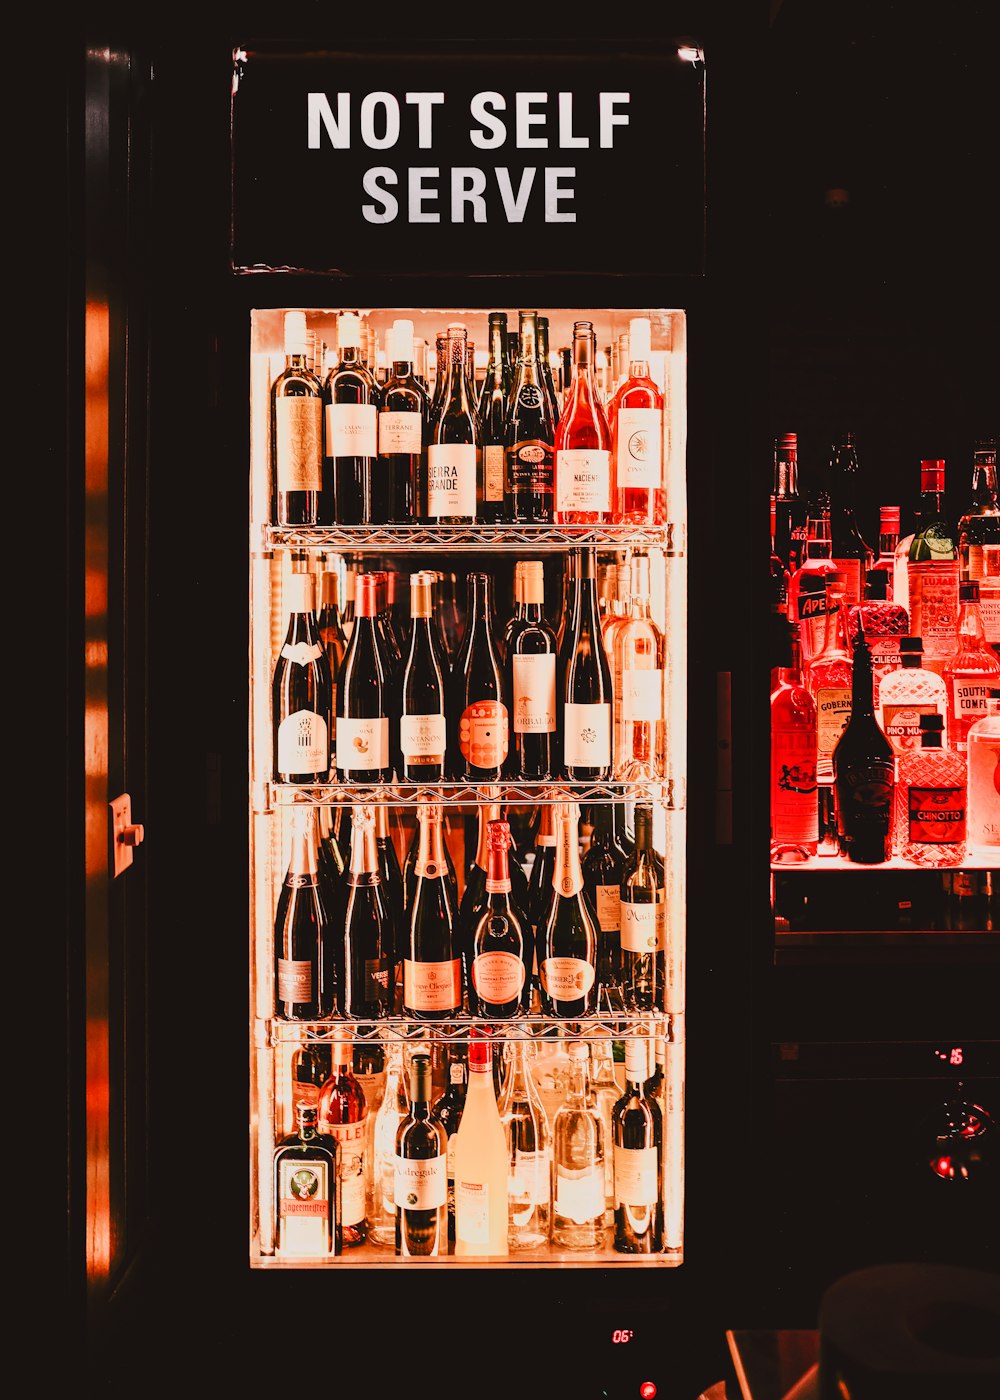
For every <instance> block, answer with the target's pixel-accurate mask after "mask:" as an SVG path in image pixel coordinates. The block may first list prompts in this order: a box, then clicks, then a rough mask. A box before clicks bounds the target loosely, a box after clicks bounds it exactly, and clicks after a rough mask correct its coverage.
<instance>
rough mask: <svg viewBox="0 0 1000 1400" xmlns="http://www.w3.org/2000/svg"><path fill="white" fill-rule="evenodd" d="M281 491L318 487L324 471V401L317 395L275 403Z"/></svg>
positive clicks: (276, 448)
mask: <svg viewBox="0 0 1000 1400" xmlns="http://www.w3.org/2000/svg"><path fill="white" fill-rule="evenodd" d="M274 430H275V454H276V458H277V475H278V490H279V491H318V490H319V489H320V486H321V485H322V473H323V405H322V404H321V403H320V401H319V399H316V398H305V397H302V398H284V399H276V400H275V403H274Z"/></svg>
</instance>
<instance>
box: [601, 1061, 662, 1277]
mask: <svg viewBox="0 0 1000 1400" xmlns="http://www.w3.org/2000/svg"><path fill="white" fill-rule="evenodd" d="M650 1050H651V1042H650V1041H649V1040H648V1039H647V1038H646V1037H645V1036H634V1035H633V1036H630V1037H629V1038H628V1039H627V1040H626V1041H625V1092H624V1094H622V1096H621V1098H620V1099H619V1100H618V1102H617V1103H616V1104H615V1107H614V1112H613V1113H612V1118H611V1121H612V1126H613V1132H614V1182H615V1240H614V1243H615V1249H616V1250H618V1252H619V1253H621V1254H655V1253H656V1252H657V1251H658V1250H660V1249H662V1247H663V1205H662V1198H661V1194H660V1174H661V1156H662V1152H663V1123H662V1119H661V1115H660V1105H659V1104H658V1103H657V1102H656V1100H655V1099H654V1098H652V1097H650V1096H648V1095H647V1093H646V1084H647V1081H648V1079H649V1077H650V1058H651V1056H650Z"/></svg>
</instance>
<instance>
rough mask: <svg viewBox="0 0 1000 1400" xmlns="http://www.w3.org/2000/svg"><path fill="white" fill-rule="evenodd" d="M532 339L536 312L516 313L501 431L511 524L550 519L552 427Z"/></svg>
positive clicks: (507, 506) (535, 323)
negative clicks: (511, 376)
mask: <svg viewBox="0 0 1000 1400" xmlns="http://www.w3.org/2000/svg"><path fill="white" fill-rule="evenodd" d="M537 336H538V324H537V313H536V312H534V311H519V312H518V338H519V352H518V357H517V364H516V366H515V369H514V382H513V386H512V387H511V391H510V402H509V405H508V409H507V424H506V429H505V433H504V454H505V465H506V491H507V500H506V514H507V519H508V520H511V521H514V522H515V523H521V522H534V523H536V524H538V523H545V522H548V521H551V519H552V507H553V497H552V486H553V481H552V467H553V451H554V448H555V424H554V423H553V421H552V405H551V403H550V401H549V396H548V393H547V391H546V388H545V384H544V382H543V378H542V369H541V366H540V365H539V362H538V356H537V345H538V340H537Z"/></svg>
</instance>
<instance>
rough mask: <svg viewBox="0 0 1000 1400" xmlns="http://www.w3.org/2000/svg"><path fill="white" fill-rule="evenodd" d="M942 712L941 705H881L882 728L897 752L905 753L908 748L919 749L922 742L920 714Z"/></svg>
mask: <svg viewBox="0 0 1000 1400" xmlns="http://www.w3.org/2000/svg"><path fill="white" fill-rule="evenodd" d="M937 714H942V710H941V708H940V707H939V706H937V705H934V704H929V705H906V704H903V705H893V704H886V705H882V706H881V721H882V729H883V731H884V732H885V737H886V738H887V739H888V740H889V742H890V743H891V744H892V747H893V748H894V749H895V750H896V752H897V753H905V752H906V750H907V749H919V748H920V747H921V744H920V735H921V729H920V716H921V715H937Z"/></svg>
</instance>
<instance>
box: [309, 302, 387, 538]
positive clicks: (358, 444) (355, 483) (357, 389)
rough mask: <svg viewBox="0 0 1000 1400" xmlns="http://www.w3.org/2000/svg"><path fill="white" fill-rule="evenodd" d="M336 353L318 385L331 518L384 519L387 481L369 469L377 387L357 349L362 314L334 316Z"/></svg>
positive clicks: (352, 521)
mask: <svg viewBox="0 0 1000 1400" xmlns="http://www.w3.org/2000/svg"><path fill="white" fill-rule="evenodd" d="M337 338H338V342H339V346H340V358H339V360H338V361H337V363H336V364H335V365H334V366H333V367H332V369H331V370H330V372H329V374H328V375H327V376H326V380H325V382H324V385H323V401H324V403H325V405H326V435H325V445H324V461H325V463H326V464H327V469H328V470H329V471H330V473H331V474H332V478H333V493H334V510H335V516H334V518H335V519H336V520H337V521H338V523H339V524H341V525H383V524H384V523H385V521H386V520H387V519H388V518H389V499H388V491H387V489H386V483H383V482H381V481H380V480H379V479H378V478H377V474H376V471H375V469H374V467H375V462H376V459H377V456H378V423H377V417H378V404H379V387H378V385H377V384H376V383H375V379H374V377H373V375H372V374H371V373H370V371H369V370H368V368H367V366H366V365H365V362H364V360H363V359H362V355H361V342H362V332H361V318H360V317H359V316H358V314H357V313H356V312H354V311H342V312H341V313H340V315H339V316H338V317H337Z"/></svg>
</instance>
